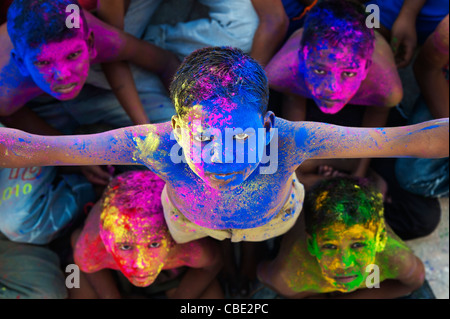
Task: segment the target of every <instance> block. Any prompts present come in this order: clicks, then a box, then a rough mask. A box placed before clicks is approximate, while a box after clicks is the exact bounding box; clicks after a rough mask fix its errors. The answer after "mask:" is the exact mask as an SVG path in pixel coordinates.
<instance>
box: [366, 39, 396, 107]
mask: <svg viewBox="0 0 450 319" xmlns="http://www.w3.org/2000/svg"><path fill="white" fill-rule="evenodd" d="M357 95H358V96H359V98H360V99H361V98H363V97H364V99H365V100H366V101H365V103H364V105H373V106H387V107H392V106H395V105H397V104H398V103H400V101H401V100H402V98H403V87H402V83H401V80H400V75H399V73H398V70H397V66H396V64H395V59H394V54H393V52H392V49H391V47H390V45H389V43H388V42H387V41H386V40H385V39H384V37H383V36H382V35H380V34H379V33H377V32H375V48H374V52H373V55H372V64H371V66H370V70H369V73H368V75H367V77H366V79H365V80H364V81H363V83H362V84H361V89H360V91H359V92H358V93H357Z"/></svg>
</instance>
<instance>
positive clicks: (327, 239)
mask: <svg viewBox="0 0 450 319" xmlns="http://www.w3.org/2000/svg"><path fill="white" fill-rule="evenodd" d="M258 276H259V278H260V280H261V281H262V282H263V283H264V284H265V285H267V286H268V287H271V288H272V289H273V290H275V291H276V292H277V293H279V294H281V295H283V296H285V297H288V298H308V297H309V298H314V297H325V296H327V297H336V298H396V297H402V296H405V295H408V294H409V293H411V292H413V291H415V290H416V289H418V288H419V287H420V286H421V285H422V284H423V282H424V278H425V268H424V266H423V263H422V262H421V260H420V259H419V258H418V257H416V256H415V255H414V253H413V252H412V251H411V249H409V248H408V247H407V246H406V245H405V243H403V242H402V241H401V239H400V238H398V236H397V235H396V234H395V233H393V232H392V230H391V229H390V227H389V226H388V225H386V224H385V222H384V217H383V197H382V195H381V193H379V192H378V191H377V189H375V188H374V187H373V186H372V185H370V184H369V183H368V181H367V180H358V179H352V178H340V177H338V178H333V179H329V180H324V181H321V182H320V183H319V184H317V185H315V187H314V188H313V189H311V191H310V192H308V195H307V196H306V199H305V207H304V214H303V215H302V216H301V217H300V219H299V221H298V223H297V224H296V225H295V226H294V228H292V230H291V231H290V232H288V233H287V234H286V235H285V237H284V238H283V242H282V244H281V247H280V251H279V254H278V256H277V257H276V258H275V259H274V260H272V261H266V262H262V263H261V264H260V267H259V269H258ZM368 288H370V289H368ZM265 289H266V293H268V292H269V291H267V288H265ZM272 293H273V292H272ZM327 293H328V295H325V294H327ZM342 293H343V294H342Z"/></svg>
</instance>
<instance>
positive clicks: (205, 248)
mask: <svg viewBox="0 0 450 319" xmlns="http://www.w3.org/2000/svg"><path fill="white" fill-rule="evenodd" d="M173 258H174V259H175V260H177V261H178V262H181V264H182V265H185V266H189V267H192V268H204V267H207V266H210V265H212V264H214V263H216V262H217V260H218V258H220V256H219V247H218V245H217V243H216V242H214V241H212V240H211V239H210V238H202V239H198V240H194V241H191V242H189V243H185V244H178V245H177V246H176V250H175V253H174V255H173Z"/></svg>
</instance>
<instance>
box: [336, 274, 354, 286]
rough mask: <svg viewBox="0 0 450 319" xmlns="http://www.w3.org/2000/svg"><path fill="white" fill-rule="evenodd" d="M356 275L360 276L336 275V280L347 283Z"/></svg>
mask: <svg viewBox="0 0 450 319" xmlns="http://www.w3.org/2000/svg"><path fill="white" fill-rule="evenodd" d="M356 277H358V276H356V275H353V276H336V277H334V280H336V281H337V282H341V283H344V284H347V283H349V282H352V281H353V280H355V279H356Z"/></svg>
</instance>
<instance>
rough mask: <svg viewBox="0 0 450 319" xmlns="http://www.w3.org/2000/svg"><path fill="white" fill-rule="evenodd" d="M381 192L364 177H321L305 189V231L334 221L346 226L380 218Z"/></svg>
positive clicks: (313, 230) (379, 220) (311, 230)
mask: <svg viewBox="0 0 450 319" xmlns="http://www.w3.org/2000/svg"><path fill="white" fill-rule="evenodd" d="M383 211H384V206H383V196H382V195H381V193H380V192H379V191H378V190H377V189H376V188H375V187H374V186H373V185H371V184H370V183H369V181H368V180H367V179H357V178H351V177H335V178H331V179H326V180H323V181H320V182H319V183H318V184H316V185H315V186H314V187H313V188H312V189H311V190H310V191H309V192H307V193H306V197H305V203H304V214H305V226H306V232H307V233H308V234H310V235H313V234H315V232H316V231H317V230H320V229H323V228H324V227H326V226H329V225H331V224H334V223H336V222H342V223H344V224H345V225H347V226H353V225H356V224H362V225H365V226H367V227H369V225H370V224H371V223H372V222H375V225H379V224H380V222H383V225H384V219H383Z"/></svg>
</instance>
